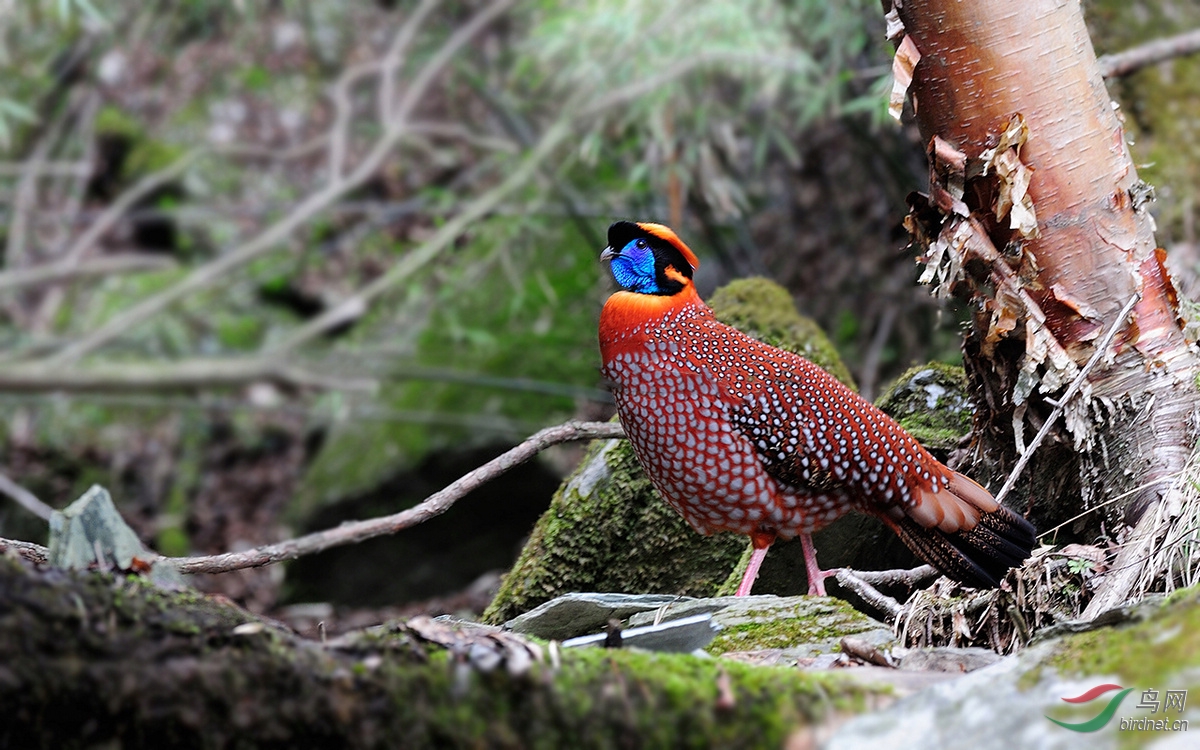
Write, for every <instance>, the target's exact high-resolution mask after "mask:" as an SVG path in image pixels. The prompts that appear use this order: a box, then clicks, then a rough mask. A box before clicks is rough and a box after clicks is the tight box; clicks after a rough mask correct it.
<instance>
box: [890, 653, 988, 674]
mask: <svg viewBox="0 0 1200 750" xmlns="http://www.w3.org/2000/svg"><path fill="white" fill-rule="evenodd" d="M892 656H893V658H895V659H896V660H897V661H898V662H899V664H898V666H899V667H900V669H903V670H906V671H909V672H951V673H957V674H965V673H966V672H974V671H975V670H976V669H982V668H983V667H989V666H991V665H993V664H995V663H996V662H998V661H1000V658H1001V657H1000V654H997V653H996V652H995V651H992V650H990V649H986V648H975V647H970V648H913V649H903V650H902V649H894V650H893V651H892Z"/></svg>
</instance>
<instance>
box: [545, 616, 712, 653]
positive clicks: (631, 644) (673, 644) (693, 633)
mask: <svg viewBox="0 0 1200 750" xmlns="http://www.w3.org/2000/svg"><path fill="white" fill-rule="evenodd" d="M716 634H717V628H716V627H715V626H714V625H713V622H712V615H710V614H698V615H692V616H690V617H683V618H680V619H678V620H669V621H667V622H664V623H661V624H659V625H645V626H643V627H640V628H630V629H628V630H625V631H623V632H622V633H621V645H622V647H623V648H640V649H645V650H646V651H663V652H667V653H673V654H689V653H691V652H693V651H695V650H696V649H702V648H704V647H705V646H707V645H708V644H709V643H711V642H712V639H713V636H715V635H716ZM607 638H608V633H595V634H593V635H584V636H580V637H578V638H571V639H570V640H566V641H563V644H562V645H563V648H579V647H582V646H599V645H602V644H603V643H604V642H605V640H606V639H607Z"/></svg>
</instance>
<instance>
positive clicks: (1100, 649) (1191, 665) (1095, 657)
mask: <svg viewBox="0 0 1200 750" xmlns="http://www.w3.org/2000/svg"><path fill="white" fill-rule="evenodd" d="M1109 621H1110V622H1114V621H1115V622H1119V623H1123V624H1121V625H1116V626H1112V625H1110V626H1106V627H1098V628H1095V629H1093V630H1088V631H1086V632H1076V633H1069V634H1066V635H1061V636H1059V637H1056V638H1050V639H1048V640H1041V641H1039V642H1037V643H1035V644H1034V645H1033V646H1031V647H1029V648H1028V649H1026V650H1025V651H1023V652H1021V653H1020V654H1018V655H1016V656H1009V657H1004V658H1002V659H1000V660H999V661H997V662H996V663H995V664H993V665H991V666H989V667H984V668H982V669H978V670H976V671H973V672H971V673H970V674H967V675H965V676H963V677H961V678H959V679H956V680H952V681H948V682H944V683H941V684H938V685H935V686H933V687H930V688H929V689H926V690H923V691H920V692H918V693H916V694H914V695H912V696H910V697H907V698H905V699H903V700H900V701H898V702H897V703H895V704H893V705H891V706H889V707H887V708H885V709H883V710H881V711H878V712H875V713H869V714H865V715H863V716H859V717H857V718H855V719H853V720H851V721H850V722H848V723H846V724H845V725H843V726H842V727H841V728H839V729H838V730H837V731H836V732H835V733H834V734H833V736H832V737H831V738H830V739H829V741H828V743H827V744H826V745H825V746H824V747H825V748H826V749H827V750H841V749H843V748H860V747H907V746H911V745H912V743H913V742H914V741H915V738H920V742H921V744H922V745H923V746H927V747H960V746H963V744H964V738H970V740H969V745H970V747H972V748H973V750H1011V748H1016V747H1021V748H1025V747H1030V748H1033V747H1036V748H1063V749H1064V750H1069V749H1071V748H1081V749H1082V748H1115V747H1117V746H1118V745H1120V746H1122V747H1124V746H1129V744H1128V743H1132V744H1138V745H1139V746H1140V745H1141V743H1142V742H1149V741H1150V740H1151V738H1153V737H1157V738H1159V739H1160V740H1161V741H1162V743H1163V744H1161V746H1162V747H1175V746H1184V745H1182V744H1178V743H1180V742H1182V740H1181V739H1180V738H1181V737H1184V735H1183V734H1182V732H1181V731H1180V730H1181V728H1182V727H1181V726H1180V725H1177V724H1173V722H1179V721H1183V722H1187V721H1190V722H1191V723H1195V721H1196V718H1197V711H1196V708H1195V707H1193V706H1192V705H1191V704H1190V703H1188V700H1187V699H1188V698H1189V697H1191V695H1194V694H1195V692H1196V691H1197V690H1198V689H1200V588H1192V589H1188V590H1186V591H1182V592H1176V594H1175V595H1173V596H1171V597H1169V598H1168V599H1167V603H1166V604H1165V605H1162V604H1160V603H1159V602H1147V603H1143V604H1142V605H1139V606H1137V607H1133V608H1124V609H1123V610H1121V611H1120V612H1118V613H1117V614H1116V615H1114V616H1113V617H1112V618H1110V619H1109ZM1060 632H1062V631H1060ZM1106 685H1113V686H1115V687H1112V688H1111V689H1109V690H1104V691H1101V692H1100V693H1099V694H1098V695H1097V696H1096V697H1095V698H1093V699H1091V700H1085V701H1080V702H1078V703H1067V702H1064V699H1066V698H1074V697H1079V696H1082V695H1083V694H1084V693H1086V692H1088V691H1089V690H1091V689H1092V688H1096V687H1098V686H1106ZM1118 690H1120V691H1127V692H1125V693H1123V694H1122V692H1118ZM1146 691H1154V693H1155V694H1154V695H1152V696H1151V697H1150V700H1151V701H1157V702H1158V703H1157V705H1153V704H1152V703H1149V702H1146V699H1145V693H1146ZM1167 691H1172V692H1173V693H1174V695H1175V700H1176V701H1177V703H1176V705H1175V707H1174V708H1172V709H1167V708H1166V706H1167V703H1166V701H1167ZM1189 694H1191V695H1189ZM1113 701H1116V704H1115V705H1113V706H1112V713H1111V714H1109V718H1108V719H1104V718H1103V714H1104V713H1105V712H1106V707H1107V706H1109V705H1110V704H1112V702H1113ZM1139 704H1142V705H1139ZM1152 708H1153V709H1155V710H1154V711H1153V712H1152V710H1151V709H1152ZM1052 719H1053V720H1057V721H1061V722H1064V723H1068V724H1090V723H1092V722H1093V721H1094V722H1095V724H1096V726H1086V727H1083V728H1080V730H1077V731H1072V730H1071V729H1070V728H1065V727H1062V726H1059V725H1058V724H1055V723H1054V721H1052ZM1142 720H1165V724H1164V727H1165V729H1164V730H1160V731H1159V733H1158V734H1157V735H1155V734H1141V730H1140V729H1138V728H1137V727H1139V726H1140V724H1139V723H1140V722H1142ZM1122 724H1124V725H1125V727H1124V728H1122ZM1131 727H1132V728H1131ZM1172 727H1175V728H1174V730H1172ZM1084 730H1086V731H1084ZM1131 732H1137V734H1131ZM1193 744H1194V742H1193ZM1159 746H1160V745H1159V744H1156V745H1155V747H1159ZM1189 746H1190V745H1189Z"/></svg>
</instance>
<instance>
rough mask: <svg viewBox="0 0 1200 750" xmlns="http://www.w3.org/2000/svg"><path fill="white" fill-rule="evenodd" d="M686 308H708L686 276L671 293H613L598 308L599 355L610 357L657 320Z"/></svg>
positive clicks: (641, 336) (643, 335)
mask: <svg viewBox="0 0 1200 750" xmlns="http://www.w3.org/2000/svg"><path fill="white" fill-rule="evenodd" d="M689 307H699V308H702V309H703V310H705V311H707V310H708V306H707V305H705V304H704V301H703V300H701V299H700V295H699V294H697V293H696V287H695V286H694V285H693V284H692V282H691V280H690V279H688V280H687V283H686V284H685V285H684V287H683V289H682V290H681V291H679V292H676V293H675V294H672V295H658V294H638V293H636V292H624V291H622V292H616V293H614V294H613V295H612V296H611V297H609V298H608V301H607V302H605V303H604V309H603V310H601V311H600V356H601V358H602V359H603V360H604V361H605V362H608V361H609V360H610V359H612V357H613V356H615V355H617V354H620V353H621V352H623V351H627V350H629V349H631V348H633V347H636V346H638V345H640V344H642V343H644V342H645V341H646V339H647V338H649V337H650V335H652V334H653V332H654V329H655V327H656V324H657V323H658V322H659V321H660V320H662V319H663V318H664V317H666V316H667V315H669V314H671V313H678V312H682V311H683V310H685V309H686V308H689Z"/></svg>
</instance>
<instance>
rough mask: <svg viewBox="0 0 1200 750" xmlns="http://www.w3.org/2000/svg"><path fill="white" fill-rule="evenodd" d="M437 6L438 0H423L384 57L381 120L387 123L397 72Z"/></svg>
mask: <svg viewBox="0 0 1200 750" xmlns="http://www.w3.org/2000/svg"><path fill="white" fill-rule="evenodd" d="M436 6H437V1H436V0H421V4H420V5H419V6H417V9H416V10H414V11H413V13H412V15H410V16H409V17H408V20H407V21H405V23H404V26H403V27H401V29H400V33H398V34H396V36H395V37H394V38H393V39H392V46H391V49H389V50H388V51H387V54H386V55H384V58H383V66H382V70H381V72H380V77H379V122H380V124H381V125H386V123H387V122H388V120H389V119H390V118H391V115H392V106H393V104H392V98H393V96H395V91H396V73H398V72H399V71H400V66H401V65H403V64H404V60H405V58H406V56H407V54H408V48H409V47H411V46H412V43H413V40H414V39H416V38H417V32H418V31H419V30H420V28H421V25H422V24H424V23H425V19H426V18H427V17H428V16H429V14H430V13H432V12H433V10H434V8H435V7H436Z"/></svg>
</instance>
